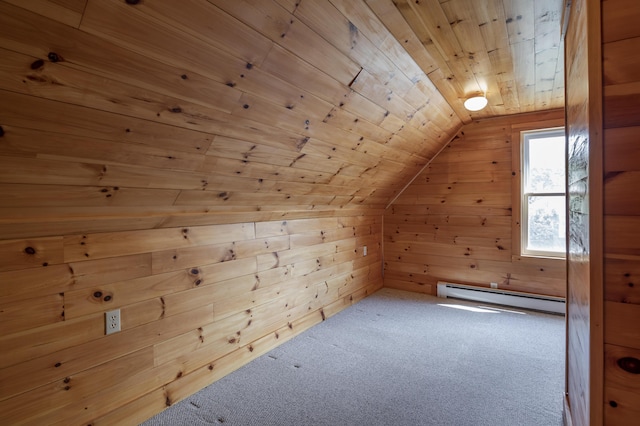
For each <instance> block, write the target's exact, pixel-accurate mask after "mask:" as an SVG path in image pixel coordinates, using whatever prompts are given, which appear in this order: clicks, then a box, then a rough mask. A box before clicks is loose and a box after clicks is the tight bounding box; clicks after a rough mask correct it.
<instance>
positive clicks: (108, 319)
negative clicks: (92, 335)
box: [104, 309, 120, 334]
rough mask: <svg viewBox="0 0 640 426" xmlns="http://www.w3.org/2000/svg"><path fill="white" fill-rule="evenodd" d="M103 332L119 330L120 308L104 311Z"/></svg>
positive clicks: (108, 332) (110, 332)
mask: <svg viewBox="0 0 640 426" xmlns="http://www.w3.org/2000/svg"><path fill="white" fill-rule="evenodd" d="M104 324H105V328H104V334H112V333H117V332H119V331H120V309H114V310H113V311H107V312H105V313H104Z"/></svg>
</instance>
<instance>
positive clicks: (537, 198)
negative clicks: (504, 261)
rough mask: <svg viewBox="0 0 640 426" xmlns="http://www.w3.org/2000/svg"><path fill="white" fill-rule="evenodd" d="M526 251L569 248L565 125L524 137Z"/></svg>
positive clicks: (543, 252)
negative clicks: (566, 223) (563, 127)
mask: <svg viewBox="0 0 640 426" xmlns="http://www.w3.org/2000/svg"><path fill="white" fill-rule="evenodd" d="M523 148H524V152H523V154H524V155H523V159H524V164H523V166H524V173H523V176H524V182H523V206H522V207H523V209H522V210H523V216H524V217H523V221H522V223H523V225H524V228H523V229H524V233H523V254H539V255H552V256H553V255H555V256H563V255H564V253H565V250H566V236H565V230H566V225H565V222H566V218H565V211H566V206H565V142H564V129H558V130H553V131H545V132H531V133H527V134H525V138H524V147H523Z"/></svg>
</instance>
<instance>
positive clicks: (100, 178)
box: [0, 0, 563, 238]
mask: <svg viewBox="0 0 640 426" xmlns="http://www.w3.org/2000/svg"><path fill="white" fill-rule="evenodd" d="M560 3H561V1H560V0H536V1H535V2H533V1H529V0H486V1H476V0H448V1H441V2H439V1H438V0H419V1H396V2H395V3H393V2H392V1H391V0H328V1H318V0H210V1H206V0H183V1H180V2H174V1H145V0H142V1H133V0H127V1H125V0H64V1H62V0H32V1H29V2H22V1H19V0H0V53H1V55H2V57H3V61H2V62H1V63H0V96H1V98H2V102H1V103H0V126H2V127H1V130H2V131H1V132H0V134H1V135H2V136H1V139H0V141H1V142H2V143H0V189H1V191H2V194H3V197H2V198H1V200H2V201H0V231H1V233H2V234H3V235H5V238H20V237H26V236H43V235H59V234H60V232H63V233H70V232H99V231H106V230H113V229H118V230H122V229H137V228H148V227H165V226H182V225H183V224H191V225H193V224H207V223H221V222H225V221H230V220H231V219H230V216H224V215H231V214H233V215H239V214H245V215H246V216H245V217H242V218H240V219H249V220H273V219H277V218H281V217H291V218H293V217H314V216H315V217H317V216H319V215H332V214H335V213H336V212H338V211H340V212H342V214H358V212H361V211H363V209H366V210H367V211H368V212H369V213H372V212H376V211H380V212H381V211H382V209H383V208H384V207H385V206H386V205H387V204H388V203H389V202H390V201H391V200H392V199H393V198H394V197H395V195H396V194H397V193H398V191H399V190H400V189H401V188H402V187H403V186H404V184H405V183H407V182H408V181H409V180H410V179H411V178H412V177H413V176H415V174H416V173H417V172H418V171H419V170H420V169H421V168H422V166H423V165H424V164H426V163H427V162H428V161H429V160H430V159H431V158H433V157H434V156H435V155H436V154H437V152H438V151H439V150H440V149H441V148H442V147H443V145H444V144H446V143H447V141H449V140H450V139H451V137H453V136H454V135H455V133H456V132H457V131H458V130H459V129H460V127H461V126H462V123H464V122H469V121H470V120H471V119H472V118H482V117H488V116H494V115H503V114H513V113H519V112H527V111H534V110H544V109H552V108H557V107H561V106H562V105H563V70H562V60H559V58H562V44H561V43H560V25H559V22H560V9H561V8H560ZM478 91H486V94H487V97H488V98H489V107H488V108H486V109H485V110H484V111H481V112H478V113H474V114H473V115H470V114H469V113H468V112H467V111H466V110H464V108H463V107H462V102H463V101H464V99H466V97H468V96H469V95H471V94H473V93H474V92H478ZM105 208H107V209H106V210H105ZM234 217H235V218H236V219H238V218H239V217H238V216H234ZM45 219H46V222H47V224H44V222H45ZM234 220H235V219H234ZM116 222H117V223H116Z"/></svg>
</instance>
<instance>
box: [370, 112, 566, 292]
mask: <svg viewBox="0 0 640 426" xmlns="http://www.w3.org/2000/svg"><path fill="white" fill-rule="evenodd" d="M562 125H564V113H563V111H562V110H555V111H552V112H545V113H535V114H522V115H514V116H508V117H502V118H494V119H486V120H480V121H475V122H472V123H470V124H468V125H465V126H463V128H462V130H461V131H460V132H459V133H458V135H457V136H456V138H455V139H454V140H453V141H452V142H451V143H449V144H448V145H447V146H446V148H445V149H444V150H443V152H442V153H440V154H439V155H438V156H437V157H436V158H435V160H434V161H433V162H432V163H431V164H430V165H429V166H428V167H427V168H426V169H425V170H424V171H423V172H422V173H420V174H419V175H418V176H417V178H416V179H415V180H414V182H413V183H412V184H411V185H409V186H408V187H407V188H406V189H405V191H404V192H403V193H402V194H401V195H400V196H399V197H398V198H397V200H395V201H394V202H393V204H392V205H391V206H390V207H389V208H388V209H387V211H386V213H385V215H384V242H383V244H384V267H385V270H384V283H385V286H386V287H392V288H399V289H403V290H409V291H417V292H423V293H429V294H435V292H436V283H437V282H438V281H439V280H442V281H449V282H456V283H465V284H472V285H479V286H485V287H489V285H490V283H491V282H496V283H498V285H499V287H500V288H503V289H509V290H517V291H525V292H530V293H539V294H546V295H553V296H564V295H565V262H564V260H557V259H541V258H531V257H521V256H520V252H519V249H518V247H519V233H520V228H519V219H518V214H517V213H513V212H514V211H516V210H517V211H519V208H517V206H518V204H517V202H516V203H515V205H514V196H513V195H512V194H513V191H514V190H515V189H516V188H518V187H519V179H520V177H519V176H520V171H519V164H518V161H517V160H515V159H516V158H519V156H518V155H517V154H518V152H519V151H518V150H519V149H520V148H519V146H520V131H521V130H532V129H536V128H546V127H557V126H562ZM516 198H517V196H516ZM514 207H516V208H514ZM512 213H513V214H512Z"/></svg>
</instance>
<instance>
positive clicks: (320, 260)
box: [0, 216, 382, 425]
mask: <svg viewBox="0 0 640 426" xmlns="http://www.w3.org/2000/svg"><path fill="white" fill-rule="evenodd" d="M381 222H382V218H381V217H379V216H375V217H374V216H368V217H367V216H361V217H334V218H323V219H301V220H291V221H284V222H282V221H276V222H255V223H252V222H250V223H234V224H225V225H209V226H193V227H182V228H167V229H151V230H140V231H121V232H110V233H96V234H93V233H87V234H76V235H73V234H72V235H60V236H54V237H44V238H33V239H25V240H4V241H1V242H0V253H1V254H2V256H0V271H1V272H0V280H1V281H2V286H0V307H1V309H0V321H1V322H2V328H1V331H0V333H1V335H0V346H1V347H2V352H1V355H0V365H1V366H2V368H1V369H0V423H1V424H45V423H46V424H67V425H68V424H94V425H98V424H111V423H113V419H116V418H117V419H121V420H122V421H124V420H126V421H127V422H128V423H129V424H131V423H134V422H137V421H142V420H144V419H145V418H147V417H149V416H151V415H153V414H155V413H157V412H158V411H160V410H162V409H163V408H164V407H166V406H168V405H171V404H173V403H175V402H176V401H179V400H180V399H182V398H184V397H185V396H187V395H189V394H191V393H193V392H195V391H197V390H199V389H200V388H202V387H204V386H205V385H207V384H209V383H211V382H213V381H214V380H216V379H218V378H220V377H222V376H224V375H225V374H226V373H228V372H230V371H232V370H234V369H236V368H238V367H240V366H241V365H243V364H244V363H246V362H248V361H249V360H251V359H253V358H255V357H257V356H259V355H261V354H263V353H265V352H266V351H267V350H269V349H270V348H273V347H274V346H275V345H278V344H280V343H281V342H283V341H286V340H287V339H288V338H290V337H292V336H294V335H295V334H298V333H300V332H301V331H303V330H305V329H306V328H308V327H310V326H312V325H314V324H316V323H318V322H320V321H322V320H324V319H325V318H326V317H328V316H330V315H333V314H334V313H336V312H338V311H339V310H341V309H343V308H344V307H346V306H349V305H350V304H351V303H354V302H355V301H357V300H360V299H361V298H363V297H365V296H367V295H368V294H370V293H372V292H373V291H375V290H376V289H378V288H379V287H381V285H382V280H381V268H380V262H381V251H380V240H381ZM365 245H366V246H367V248H368V255H367V256H366V257H364V256H363V253H362V250H361V248H362V247H363V246H365ZM115 308H119V309H120V310H121V315H122V332H120V333H118V334H112V335H109V336H104V312H105V311H106V310H111V309H115Z"/></svg>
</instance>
